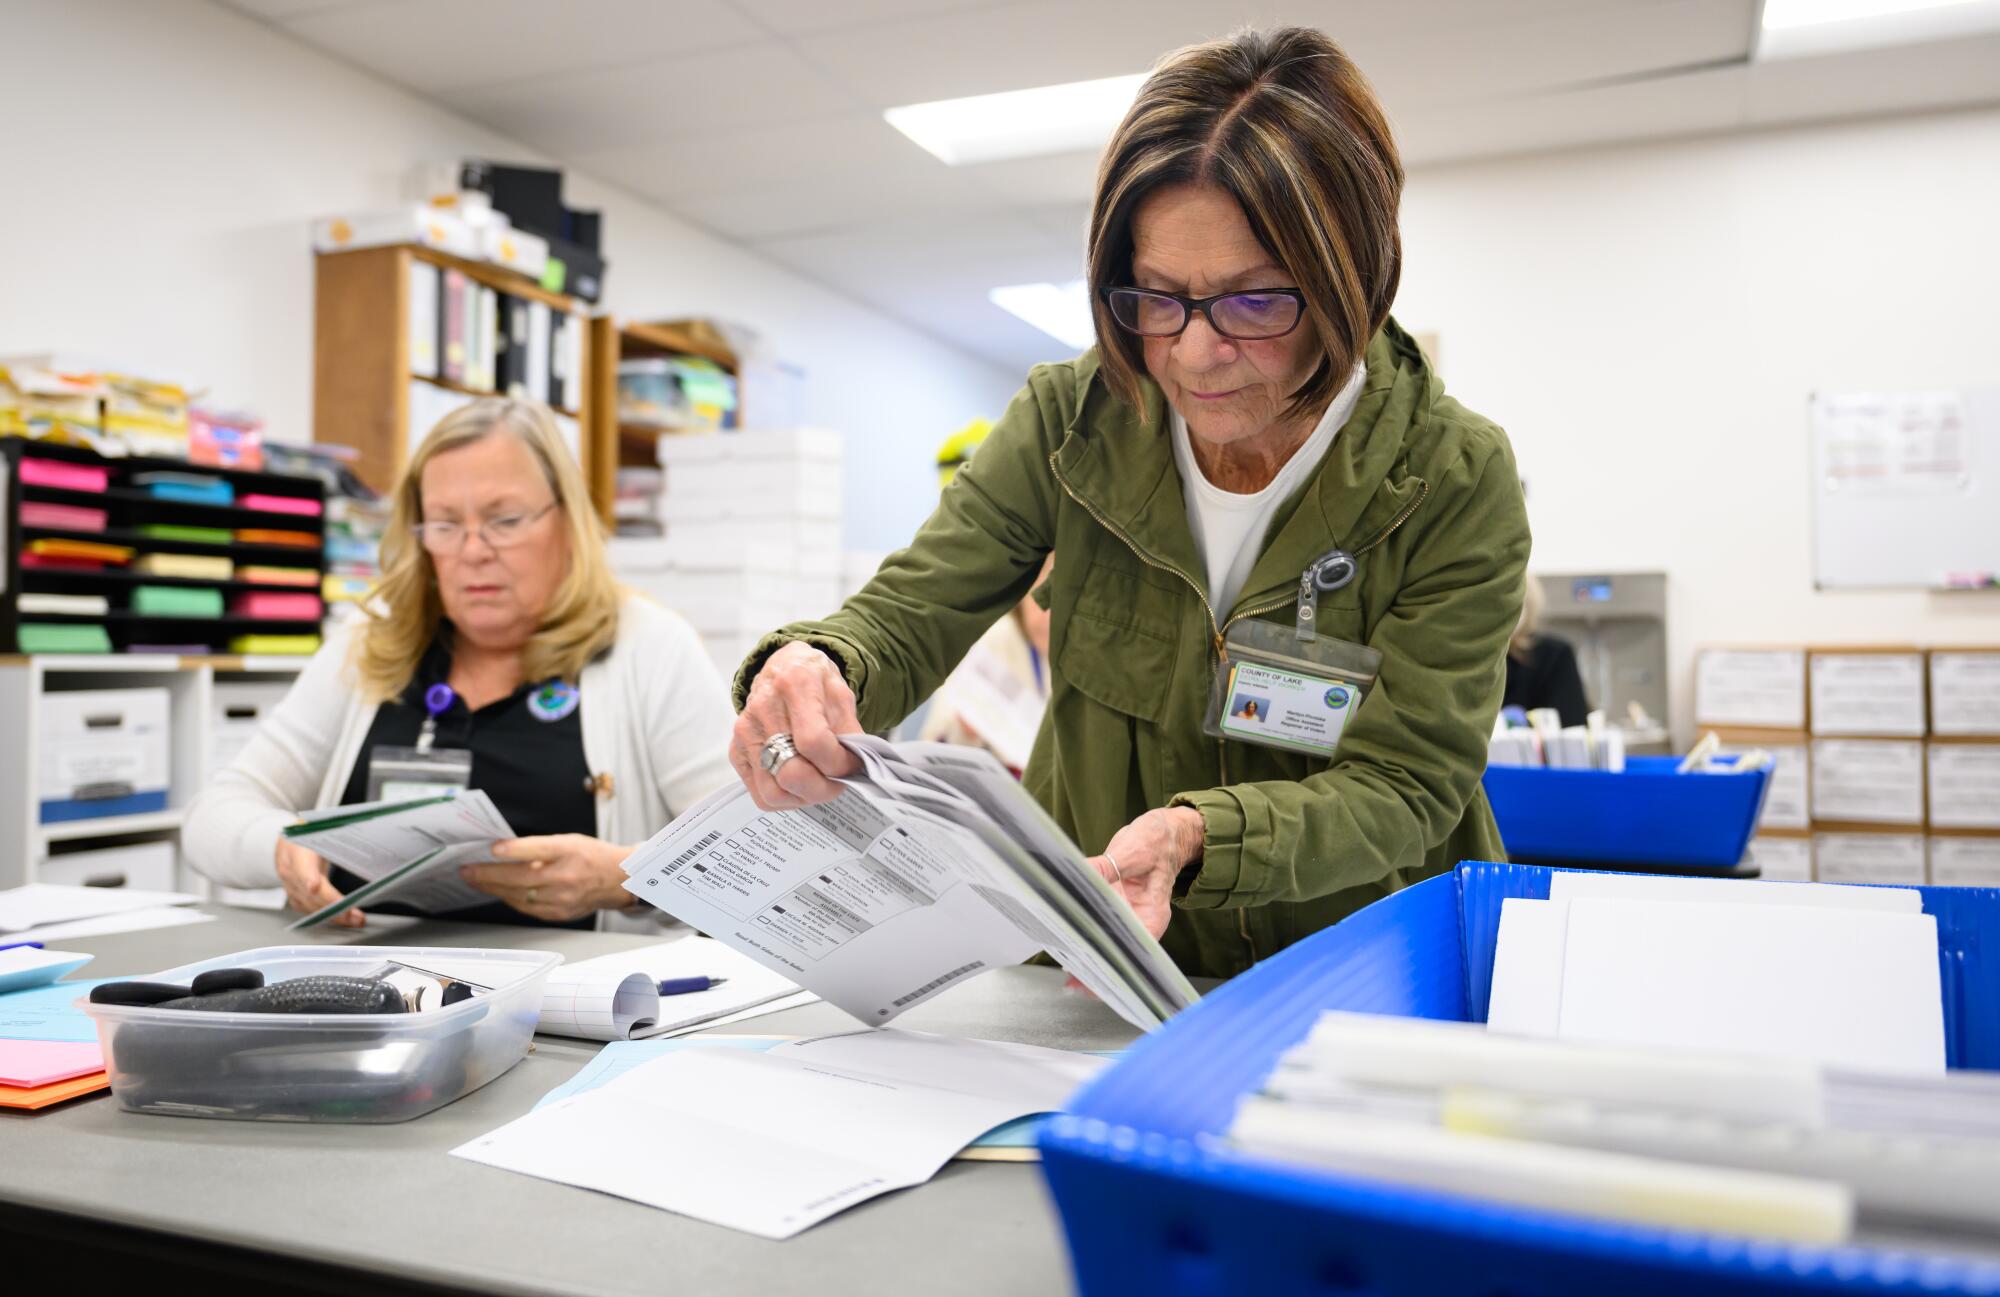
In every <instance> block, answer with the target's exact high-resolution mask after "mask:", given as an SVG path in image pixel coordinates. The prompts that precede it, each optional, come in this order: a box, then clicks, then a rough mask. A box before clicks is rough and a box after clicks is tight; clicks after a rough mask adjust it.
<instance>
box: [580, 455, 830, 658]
mask: <svg viewBox="0 0 2000 1297" xmlns="http://www.w3.org/2000/svg"><path fill="white" fill-rule="evenodd" d="M659 459H660V466H661V468H662V469H664V470H665V473H666V482H665V485H664V489H663V490H662V492H661V494H660V522H661V525H662V527H663V528H664V529H665V533H666V534H665V535H664V536H663V537H661V538H660V539H659V540H652V539H650V538H644V539H641V538H620V539H618V540H616V541H614V542H613V543H612V562H613V566H614V567H615V568H616V570H617V573H618V577H619V579H620V580H622V581H624V582H625V583H626V584H627V585H630V586H632V587H634V588H635V589H639V590H642V591H644V592H645V593H647V594H649V595H651V596H652V597H653V598H655V599H657V600H659V601H660V602H661V603H662V604H665V605H666V606H667V607H669V608H671V609H673V610H674V611H676V612H678V613H680V614H681V615H682V616H683V617H686V618H687V619H688V621H689V622H691V623H693V625H694V628H695V630H697V631H698V632H700V634H701V638H702V643H703V644H704V645H705V646H706V647H707V649H708V651H709V654H710V656H712V657H713V658H714V659H715V662H716V665H717V666H719V667H720V668H721V669H722V671H723V673H724V675H731V674H733V673H734V672H735V670H736V668H737V666H738V665H739V664H740V663H741V662H742V661H743V659H744V657H746V656H747V655H748V654H749V652H750V650H751V649H752V648H753V647H754V646H755V645H756V643H757V641H758V639H759V638H761V637H762V636H763V635H765V634H766V633H768V632H770V631H772V630H775V629H777V628H778V627H779V626H782V625H784V624H785V623H786V622H790V621H797V620H800V619H802V618H808V617H823V616H825V615H826V614H828V613H830V612H832V611H833V610H834V608H835V607H836V606H838V604H839V602H840V598H841V595H842V593H843V581H842V568H841V564H842V550H841V442H840V435H839V434H838V433H834V432H828V431H824V430H821V429H814V428H801V429H794V430H790V431H784V432H735V433H715V434H710V435H683V436H668V437H662V438H660V443H659Z"/></svg>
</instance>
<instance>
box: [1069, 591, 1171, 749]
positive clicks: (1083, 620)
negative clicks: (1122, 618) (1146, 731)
mask: <svg viewBox="0 0 2000 1297" xmlns="http://www.w3.org/2000/svg"><path fill="white" fill-rule="evenodd" d="M1061 666H1062V674H1063V678H1064V680H1066V681H1067V682H1068V683H1069V684H1070V686H1071V687H1072V688H1074V689H1075V690H1076V691H1077V692H1078V693H1080V694H1082V695H1084V696H1085V697H1086V698H1090V699H1093V700H1095V701H1097V702H1100V703H1102V704H1104V705H1105V706H1106V707H1109V708H1111V709H1112V710H1113V711H1116V712H1122V713H1124V714H1125V715H1127V716H1133V717H1137V718H1138V719H1140V720H1142V721H1150V722H1157V721H1158V720H1159V719H1160V716H1161V713H1162V712H1164V711H1165V709H1166V705H1167V697H1168V691H1169V690H1170V689H1171V688H1172V684H1173V674H1174V643H1173V641H1172V640H1171V639H1167V638H1165V637H1163V636H1161V635H1157V634H1155V633H1154V632H1152V631H1151V630H1147V629H1144V628H1141V627H1138V626H1132V625H1123V626H1121V625H1117V624H1115V623H1113V622H1109V621H1106V620H1104V619H1103V618H1101V617H1096V616H1093V615H1091V614H1090V613H1087V612H1081V611H1078V612H1074V613H1071V614H1070V618H1069V624H1068V628H1067V632H1066V634H1065V635H1064V637H1063V647H1062V658H1061Z"/></svg>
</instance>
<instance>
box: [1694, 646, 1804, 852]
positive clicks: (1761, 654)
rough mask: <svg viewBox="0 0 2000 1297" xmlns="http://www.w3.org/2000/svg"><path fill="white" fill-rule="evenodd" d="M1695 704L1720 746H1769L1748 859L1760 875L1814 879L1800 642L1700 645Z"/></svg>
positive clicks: (1698, 715)
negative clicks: (1766, 782)
mask: <svg viewBox="0 0 2000 1297" xmlns="http://www.w3.org/2000/svg"><path fill="white" fill-rule="evenodd" d="M1694 706H1695V723H1696V724H1697V725H1699V726H1700V727H1701V728H1702V729H1703V730H1714V731H1715V732H1716V733H1717V735H1719V736H1720V737H1721V739H1722V741H1723V744H1724V750H1725V751H1730V752H1746V751H1749V750H1751V749H1762V750H1763V751H1766V752H1769V753H1770V754H1771V757H1772V768H1771V786H1770V789H1769V790H1768V791H1767V792H1766V793H1765V794H1764V807H1763V810H1762V811H1761V812H1760V813H1759V815H1758V817H1757V834H1756V836H1755V837H1753V838H1752V839H1751V840H1750V859H1751V860H1752V861H1753V862H1754V863H1755V864H1756V866H1757V868H1758V871H1759V873H1760V875H1761V876H1762V877H1764V878H1779V879H1792V880H1795V881H1801V882H1803V881H1806V880H1809V879H1811V878H1812V876H1813V842H1812V805H1811V799H1810V783H1809V779H1808V764H1807V758H1806V752H1807V745H1808V742H1809V738H1808V735H1807V733H1806V652H1805V650H1804V649H1803V648H1795V647H1787V648H1705V649H1702V650H1701V651H1700V652H1699V653H1697V654H1696V655H1695V690H1694Z"/></svg>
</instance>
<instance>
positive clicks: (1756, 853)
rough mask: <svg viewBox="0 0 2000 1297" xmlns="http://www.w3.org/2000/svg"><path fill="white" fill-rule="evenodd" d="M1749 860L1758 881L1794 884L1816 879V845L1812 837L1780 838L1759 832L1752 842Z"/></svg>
mask: <svg viewBox="0 0 2000 1297" xmlns="http://www.w3.org/2000/svg"><path fill="white" fill-rule="evenodd" d="M1750 860H1751V863H1753V864H1755V865H1756V866H1757V876H1758V877H1759V878H1768V879H1777V880H1780V881H1786V882H1794V883H1809V882H1811V881H1812V879H1813V844H1812V839H1811V838H1810V837H1805V836H1800V837H1796V838H1794V837H1778V836H1776V835H1774V834H1769V833H1760V834H1758V835H1757V836H1756V837H1754V838H1752V839H1750Z"/></svg>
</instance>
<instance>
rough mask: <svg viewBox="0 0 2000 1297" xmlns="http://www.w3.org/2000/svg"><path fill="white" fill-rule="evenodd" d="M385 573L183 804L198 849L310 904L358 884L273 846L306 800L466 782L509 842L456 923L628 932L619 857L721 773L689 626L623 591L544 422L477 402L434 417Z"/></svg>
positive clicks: (715, 697) (578, 475)
mask: <svg viewBox="0 0 2000 1297" xmlns="http://www.w3.org/2000/svg"><path fill="white" fill-rule="evenodd" d="M382 563H383V577H382V582H381V585H380V586H379V587H378V589H377V591H376V596H375V598H374V599H373V601H372V602H371V604H370V606H369V608H368V610H367V613H368V615H367V616H366V617H365V618H363V619H362V620H360V621H359V622H357V623H354V624H353V625H352V626H351V627H347V628H343V629H342V630H340V631H337V632H335V633H334V634H333V635H332V636H331V637H330V638H329V639H328V642H327V643H326V645H325V646H324V647H323V648H322V649H321V650H320V651H319V653H318V654H317V655H316V656H315V657H314V658H313V660H312V661H311V662H310V663H309V664H308V665H307V666H306V669H305V671H304V672H303V673H301V674H300V676H299V679H298V683H297V684H296V685H294V686H293V688H292V690H291V692H290V693H289V694H287V695H286V697H285V700H284V702H283V703H282V704H280V705H279V706H278V708H277V709H276V710H275V711H274V712H273V713H272V714H271V716H270V717H269V719H267V720H266V721H265V722H264V724H263V726H262V727H261V728H260V729H259V730H258V732H257V735H256V736H255V737H254V738H253V739H252V740H251V741H250V743H249V745H248V746H247V747H245V749H244V750H243V753H242V755H241V756H239V757H238V758H237V760H236V761H235V763H234V764H232V765H231V766H230V767H229V768H228V769H227V770H224V771H223V772H222V773H221V774H219V775H217V776H216V777H215V778H214V780H213V781H212V782H211V783H210V784H209V786H208V787H207V788H206V789H204V790H203V791H202V794H201V796H200V797H199V798H197V799H196V801H195V804H194V805H193V806H192V807H191V808H190V810H189V812H188V819H187V824H186V827H185V829H184V830H183V841H184V843H185V847H186V851H187V853H188V858H189V860H190V862H191V863H192V864H193V865H194V866H195V868H197V869H199V870H200V871H201V872H202V873H204V874H206V875H207V876H208V877H209V878H211V879H213V880H214V881H216V882H218V883H221V884H224V885H226V886H232V887H269V886H271V885H272V883H273V882H274V881H275V882H277V883H280V884H282V885H283V886H284V889H285V896H286V899H287V901H288V903H289V904H290V905H291V907H292V908H293V909H297V910H301V911H305V912H311V911H313V910H317V909H319V908H321V907H323V906H325V905H327V904H330V903H331V902H333V901H335V900H337V899H339V897H340V896H341V895H342V894H344V893H345V892H347V891H350V890H352V889H353V888H354V887H355V886H356V885H358V882H359V880H358V879H356V878H354V877H353V876H351V875H348V874H347V873H346V872H345V871H344V870H341V869H338V868H332V869H330V868H329V866H328V864H327V862H326V861H325V860H323V859H321V858H320V857H319V856H317V855H315V854H314V853H312V852H310V851H307V850H305V849H303V848H301V847H299V846H297V845H296V844H293V843H290V842H287V841H286V840H285V839H284V838H283V836H282V830H283V829H284V828H285V826H286V825H288V824H291V823H293V822H294V821H295V820H297V818H298V816H299V813H300V812H301V811H305V810H309V809H319V808H325V807H330V806H338V805H344V804H351V803H355V802H364V801H370V800H374V799H376V798H378V797H380V796H382V795H384V794H385V792H398V791H408V790H411V789H413V788H418V787H421V786H424V785H428V784H442V785H450V784H452V783H454V782H457V783H462V784H465V785H467V786H470V787H472V788H477V789H482V790H483V791H485V792H486V794H487V795H488V796H489V797H491V798H492V799H493V802H494V804H495V806H496V808H497V809H498V810H499V812H500V814H501V815H502V816H504V817H505V818H506V820H507V822H508V824H509V825H511V826H512V827H513V828H514V830H515V831H516V832H517V833H519V834H520V835H521V836H520V837H518V838H514V839H512V840H509V841H503V842H497V843H495V844H494V847H493V860H492V861H491V862H490V863H485V864H476V865H469V866H467V867H466V868H465V869H464V870H463V871H462V873H463V876H464V878H465V880H466V881H467V882H469V883H470V884H471V885H472V886H473V887H474V888H476V889H478V890H479V891H481V892H485V893H486V894H488V895H489V896H491V897H493V898H494V899H493V900H492V901H491V902H489V903H487V904H484V905H481V906H477V907H474V908H470V909H465V910H454V911H452V912H451V917H452V918H453V919H471V920H479V921H489V922H501V923H529V924H552V925H561V926H568V927H589V926H593V925H594V926H597V927H614V926H619V925H618V924H616V923H615V922H614V921H613V916H614V915H615V913H616V912H617V911H621V910H629V909H630V908H631V907H632V905H633V903H634V901H635V898H633V897H632V896H631V895H630V894H628V893H626V892H625V891H624V890H623V889H622V888H621V886H620V884H621V883H623V881H624V877H625V876H624V871H623V870H622V869H621V868H620V862H622V861H623V860H624V858H625V857H626V856H627V855H629V854H630V853H631V851H632V849H633V845H636V844H637V843H639V842H642V841H644V840H645V839H646V838H648V837H650V836H651V835H652V834H653V833H655V832H656V831H657V830H659V829H660V828H661V827H662V826H664V825H665V824H666V823H667V822H668V821H669V820H671V819H672V818H673V817H674V816H675V815H676V814H678V813H679V812H681V811H683V810H685V809H686V808H687V807H688V806H689V805H691V804H692V803H693V802H695V801H696V800H698V799H699V798H700V797H702V796H703V795H705V794H707V793H708V792H710V791H712V790H713V789H714V788H716V787H718V786H719V785H720V784H722V783H723V782H724V781H726V780H727V779H728V778H729V777H730V770H729V766H728V764H727V763H726V762H725V761H724V760H723V755H722V752H723V747H724V745H725V743H726V742H727V739H728V734H729V727H730V721H731V716H730V708H729V704H728V695H727V693H726V691H725V689H724V686H723V683H722V679H721V676H720V675H719V674H718V673H717V671H716V669H715V667H714V665H713V663H711V662H710V660H709V658H708V656H707V654H706V653H705V652H704V651H703V649H702V646H701V643H700V641H699V639H698V638H697V637H696V635H695V633H694V631H693V630H692V629H691V628H689V626H688V625H687V623H686V622H684V621H682V620H681V619H680V618H679V617H678V616H676V615H675V614H673V613H670V612H668V611H666V610H665V609H663V608H660V607H658V606H656V605H654V604H651V603H648V602H646V601H644V600H642V599H639V598H637V597H635V596H632V595H630V594H627V593H624V592H622V591H621V590H620V588H619V587H618V585H617V584H616V583H615V582H614V581H613V579H612V576H611V571H610V565H609V562H608V560H607V558H606V555H605V550H604V540H603V533H602V531H601V530H600V529H599V525H598V522H597V516H596V514H595V513H594V512H593V511H592V509H591V507H590V502H589V499H588V494H587V492H586V490H585V488H584V483H583V475H582V472H581V470H580V469H579V468H578V467H577V464H576V461H575V459H574V458H573V457H572V456H571V455H570V453H569V451H568V450H567V449H566V448H565V447H564V445H563V443H562V440H561V438H560V436H559V434H558V432H557V430H556V427H555V424H554V421H553V419H552V418H551V416H550V415H549V412H548V411H547V410H546V409H545V408H544V407H542V406H539V405H536V404H533V403H530V402H524V401H510V400H500V399H489V400H483V401H477V402H474V403H473V404H471V405H467V406H465V407H463V408H461V409H459V410H457V411H455V412H454V413H452V414H451V415H449V416H447V417H446V418H445V419H444V421H443V422H441V423H439V424H438V426H437V427H436V428H434V429H432V430H431V433H430V435H429V436H427V437H426V438H425V439H424V442H423V444H422V445H421V446H419V447H418V448H417V451H416V454H415V455H414V456H413V457H412V459H411V461H410V464H409V467H408V469H407V471H406V472H405V474H404V476H403V479H402V481H401V482H399V483H398V484H397V486H396V490H395V497H394V505H393V512H392V515H391V519H390V524H389V530H388V533H387V535H386V536H385V537H384V539H383V546H382ZM426 730H428V731H429V734H430V741H429V742H425V741H424V735H425V732H426ZM417 748H424V749H428V750H429V753H430V759H428V760H424V759H416V760H413V759H411V758H410V756H409V752H410V750H412V749H417ZM454 765H455V766H456V773H455V772H454ZM381 909H382V910H383V912H385V913H392V912H403V913H407V912H409V911H407V910H404V909H400V908H399V907H396V906H393V905H389V904H385V905H383V906H382V907H381ZM634 917H635V921H636V922H639V923H649V922H651V921H652V912H651V911H650V910H647V911H644V912H635V916H634ZM336 922H341V923H346V924H349V925H359V924H361V923H362V922H363V919H362V918H361V916H360V914H359V912H358V911H352V910H351V911H348V912H347V913H345V914H343V915H341V916H340V917H339V919H337V920H336Z"/></svg>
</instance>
